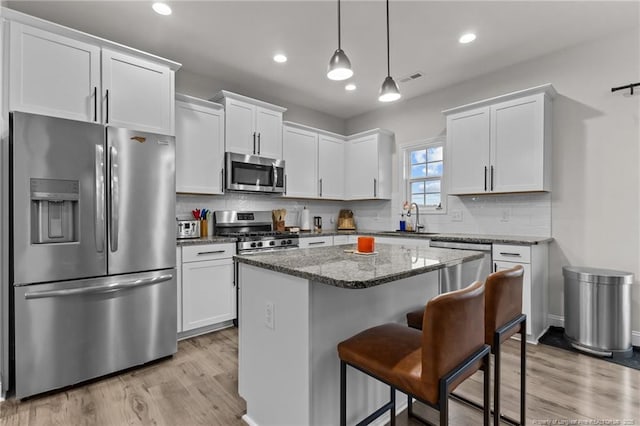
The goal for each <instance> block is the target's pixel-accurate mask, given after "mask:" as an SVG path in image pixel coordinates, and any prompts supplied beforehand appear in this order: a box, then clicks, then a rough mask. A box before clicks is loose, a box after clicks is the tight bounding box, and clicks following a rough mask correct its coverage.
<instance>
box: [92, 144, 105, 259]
mask: <svg viewBox="0 0 640 426" xmlns="http://www.w3.org/2000/svg"><path fill="white" fill-rule="evenodd" d="M94 161H95V163H94V167H95V190H96V193H95V203H96V205H95V212H94V214H95V217H94V227H95V229H94V237H95V240H96V251H97V252H98V253H102V252H103V251H104V233H105V224H104V148H103V147H102V145H96V156H95V160H94Z"/></svg>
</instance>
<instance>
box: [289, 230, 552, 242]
mask: <svg viewBox="0 0 640 426" xmlns="http://www.w3.org/2000/svg"><path fill="white" fill-rule="evenodd" d="M334 235H373V236H375V237H392V238H394V237H398V238H419V239H425V240H433V241H455V242H464V243H484V244H492V243H497V244H500V243H502V244H522V245H534V244H545V243H549V242H551V241H553V238H551V237H531V236H521V235H492V234H446V233H444V234H439V233H431V232H422V233H417V232H388V231H374V230H357V231H334V230H332V231H323V232H320V233H318V232H304V233H302V232H301V233H300V234H299V237H300V238H307V237H324V236H334Z"/></svg>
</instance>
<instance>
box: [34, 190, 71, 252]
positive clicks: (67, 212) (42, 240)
mask: <svg viewBox="0 0 640 426" xmlns="http://www.w3.org/2000/svg"><path fill="white" fill-rule="evenodd" d="M79 186H80V184H79V182H78V181H77V180H61V179H33V178H32V179H31V243H32V244H51V243H68V242H77V241H78V228H79V226H78V225H79V224H78V219H79V218H78V201H79Z"/></svg>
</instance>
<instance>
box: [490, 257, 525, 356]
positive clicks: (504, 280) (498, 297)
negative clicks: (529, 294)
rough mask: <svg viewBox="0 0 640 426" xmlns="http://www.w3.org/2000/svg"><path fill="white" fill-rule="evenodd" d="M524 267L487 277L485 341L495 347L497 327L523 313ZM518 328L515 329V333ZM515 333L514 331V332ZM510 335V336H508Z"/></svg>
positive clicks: (519, 266)
mask: <svg viewBox="0 0 640 426" xmlns="http://www.w3.org/2000/svg"><path fill="white" fill-rule="evenodd" d="M523 273H524V268H523V267H522V266H521V265H517V266H516V267H514V268H511V269H506V270H504V271H499V272H494V273H493V274H491V275H489V276H488V277H487V281H486V288H485V311H484V321H485V326H486V327H485V332H484V341H485V343H486V344H487V345H491V347H493V336H494V333H495V331H496V330H497V329H499V328H500V327H502V326H503V325H505V324H506V323H508V322H509V321H511V320H512V319H514V318H515V317H517V316H518V315H520V314H522V276H523ZM515 332H517V330H515V331H514V333H515ZM512 334H513V333H512ZM506 337H508V336H506Z"/></svg>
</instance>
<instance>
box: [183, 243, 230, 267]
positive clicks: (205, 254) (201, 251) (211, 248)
mask: <svg viewBox="0 0 640 426" xmlns="http://www.w3.org/2000/svg"><path fill="white" fill-rule="evenodd" d="M234 254H236V246H235V244H204V245H194V246H183V247H182V262H184V263H187V262H199V261H202V260H214V259H224V258H229V257H232V256H233V255H234Z"/></svg>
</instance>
